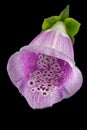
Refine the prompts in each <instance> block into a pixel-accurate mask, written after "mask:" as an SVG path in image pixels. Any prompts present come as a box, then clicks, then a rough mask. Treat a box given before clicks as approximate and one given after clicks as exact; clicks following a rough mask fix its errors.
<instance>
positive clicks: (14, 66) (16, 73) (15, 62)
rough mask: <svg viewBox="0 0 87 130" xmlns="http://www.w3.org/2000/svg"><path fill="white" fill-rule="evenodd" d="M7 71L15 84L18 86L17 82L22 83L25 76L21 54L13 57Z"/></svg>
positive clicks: (9, 61)
mask: <svg viewBox="0 0 87 130" xmlns="http://www.w3.org/2000/svg"><path fill="white" fill-rule="evenodd" d="M7 71H8V75H9V77H10V79H11V80H12V82H13V84H14V85H16V87H19V86H17V82H18V81H21V80H22V79H23V78H24V77H25V75H24V73H23V71H22V64H21V62H20V53H19V52H16V53H15V54H14V55H12V56H11V57H10V58H9V60H8V64H7Z"/></svg>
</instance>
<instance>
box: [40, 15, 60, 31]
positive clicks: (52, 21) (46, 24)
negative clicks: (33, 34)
mask: <svg viewBox="0 0 87 130" xmlns="http://www.w3.org/2000/svg"><path fill="white" fill-rule="evenodd" d="M60 20H61V17H60V16H52V17H50V18H46V19H44V22H43V24H42V31H45V30H47V29H49V28H51V27H52V26H53V25H54V24H55V23H56V22H58V21H60Z"/></svg>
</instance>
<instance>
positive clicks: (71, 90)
mask: <svg viewBox="0 0 87 130" xmlns="http://www.w3.org/2000/svg"><path fill="white" fill-rule="evenodd" d="M72 69H73V71H72V73H71V76H70V77H69V79H68V80H67V82H65V84H64V85H63V88H64V89H63V92H62V94H63V98H69V97H71V96H73V95H74V94H75V93H76V92H77V91H78V90H79V89H80V88H81V86H82V82H83V77H82V73H81V72H80V70H79V69H78V68H77V67H75V66H74V67H73V68H72Z"/></svg>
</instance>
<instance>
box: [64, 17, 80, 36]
mask: <svg viewBox="0 0 87 130" xmlns="http://www.w3.org/2000/svg"><path fill="white" fill-rule="evenodd" d="M64 23H65V27H66V31H67V34H68V35H69V36H71V37H74V36H75V35H76V34H77V33H78V31H79V28H80V25H81V24H80V23H79V22H78V21H77V20H75V19H73V18H66V19H65V21H64Z"/></svg>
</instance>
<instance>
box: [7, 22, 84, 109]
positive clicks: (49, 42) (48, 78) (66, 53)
mask: <svg viewBox="0 0 87 130" xmlns="http://www.w3.org/2000/svg"><path fill="white" fill-rule="evenodd" d="M7 71H8V75H9V77H10V79H11V81H12V82H13V84H14V85H15V86H16V87H17V88H18V90H19V92H20V93H21V94H22V95H23V96H24V97H25V99H26V101H27V102H28V104H29V105H30V106H31V107H32V108H33V109H42V108H46V107H50V106H52V105H54V104H55V103H58V102H60V101H61V100H63V99H65V98H69V97H71V96H72V95H74V94H75V93H76V92H77V91H78V90H79V89H80V88H81V86H82V82H83V77H82V73H81V72H80V70H79V69H78V68H77V67H76V65H75V61H74V51H73V45H72V41H71V39H70V37H69V36H68V35H67V33H66V30H65V27H64V25H63V23H62V22H58V23H57V24H56V25H55V26H53V27H52V28H50V29H47V30H45V31H43V32H41V33H40V34H39V35H38V36H37V37H36V38H35V39H34V40H33V41H32V42H31V43H30V44H29V45H27V46H24V47H22V48H21V49H20V51H19V52H16V53H15V54H13V55H12V56H11V57H10V58H9V60H8V64H7Z"/></svg>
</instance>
